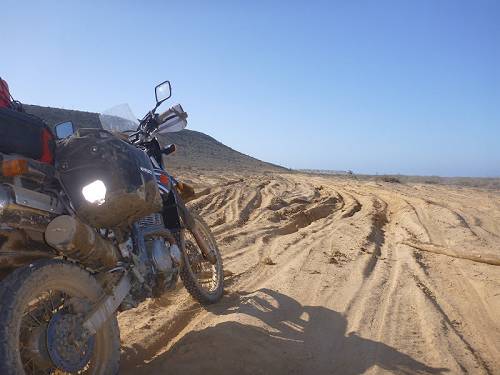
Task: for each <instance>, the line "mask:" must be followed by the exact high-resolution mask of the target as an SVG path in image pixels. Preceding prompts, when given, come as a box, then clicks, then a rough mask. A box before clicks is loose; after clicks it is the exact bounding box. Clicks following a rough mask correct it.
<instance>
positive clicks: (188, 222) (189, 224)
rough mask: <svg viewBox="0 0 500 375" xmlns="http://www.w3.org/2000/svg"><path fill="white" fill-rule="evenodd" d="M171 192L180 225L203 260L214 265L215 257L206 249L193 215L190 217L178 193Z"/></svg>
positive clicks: (205, 242) (206, 246)
mask: <svg viewBox="0 0 500 375" xmlns="http://www.w3.org/2000/svg"><path fill="white" fill-rule="evenodd" d="M172 192H173V194H174V197H175V202H176V203H177V211H178V212H179V216H180V218H181V220H182V223H183V224H184V226H185V227H186V229H187V230H189V231H190V232H191V234H192V235H193V237H194V238H195V240H196V244H197V245H198V247H199V248H200V250H201V252H202V254H203V256H204V257H205V259H207V260H208V261H209V262H210V263H211V264H216V263H217V258H216V257H215V254H214V253H213V251H211V250H210V248H209V247H208V245H207V241H206V240H205V239H204V237H203V234H202V233H201V231H200V228H199V226H198V223H197V222H196V220H195V219H194V217H193V215H191V212H190V211H189V209H188V208H187V207H186V205H185V204H184V202H183V201H182V199H181V197H180V196H179V193H178V192H177V191H176V190H172ZM182 251H184V246H182Z"/></svg>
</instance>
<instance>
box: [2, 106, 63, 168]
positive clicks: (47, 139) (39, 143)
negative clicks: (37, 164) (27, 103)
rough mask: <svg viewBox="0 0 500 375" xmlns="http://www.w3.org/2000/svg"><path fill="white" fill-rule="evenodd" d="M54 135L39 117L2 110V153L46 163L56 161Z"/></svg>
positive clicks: (6, 109)
mask: <svg viewBox="0 0 500 375" xmlns="http://www.w3.org/2000/svg"><path fill="white" fill-rule="evenodd" d="M54 149H55V140H54V135H53V133H52V131H51V130H50V128H49V127H48V126H47V124H46V123H45V122H43V121H42V120H41V119H39V118H38V117H35V116H33V115H29V114H27V113H23V112H17V111H14V110H12V109H8V108H0V152H2V153H4V154H18V155H22V156H25V157H27V158H31V159H36V160H39V161H42V162H45V163H52V162H53V161H54Z"/></svg>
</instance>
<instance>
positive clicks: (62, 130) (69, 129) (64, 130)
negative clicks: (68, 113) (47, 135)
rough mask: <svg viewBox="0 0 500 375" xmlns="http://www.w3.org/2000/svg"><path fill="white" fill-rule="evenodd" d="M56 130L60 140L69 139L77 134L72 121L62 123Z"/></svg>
mask: <svg viewBox="0 0 500 375" xmlns="http://www.w3.org/2000/svg"><path fill="white" fill-rule="evenodd" d="M54 129H55V131H56V137H57V138H58V139H64V138H67V137H69V136H70V135H73V133H74V132H75V127H74V125H73V123H72V122H71V121H65V122H61V123H59V124H57V125H56V126H55V127H54Z"/></svg>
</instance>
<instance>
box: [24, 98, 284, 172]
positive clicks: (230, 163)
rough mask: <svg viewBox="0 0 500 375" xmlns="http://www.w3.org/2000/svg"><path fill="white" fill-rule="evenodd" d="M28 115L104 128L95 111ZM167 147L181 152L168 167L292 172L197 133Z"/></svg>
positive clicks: (185, 133) (40, 110)
mask: <svg viewBox="0 0 500 375" xmlns="http://www.w3.org/2000/svg"><path fill="white" fill-rule="evenodd" d="M24 108H25V110H26V112H28V113H31V114H33V115H35V116H38V117H40V118H42V119H43V120H45V122H46V123H47V124H48V125H49V126H51V127H53V126H54V125H56V124H58V123H60V122H64V121H72V122H73V124H74V125H75V126H76V127H79V128H100V127H101V123H100V121H99V114H98V113H93V112H83V111H75V110H68V109H61V108H51V107H40V106H36V105H24ZM161 138H162V139H161V141H162V142H163V143H164V144H168V143H175V144H176V145H177V146H178V147H177V152H176V153H175V154H173V155H169V156H168V157H166V159H165V161H166V163H167V165H168V168H173V169H178V168H190V169H191V168H192V169H200V170H203V169H206V170H238V171H249V172H251V171H276V172H280V171H281V172H282V171H287V170H288V169H286V168H284V167H281V166H279V165H275V164H271V163H266V162H264V161H261V160H258V159H255V158H253V157H251V156H248V155H245V154H243V153H241V152H238V151H236V150H233V149H232V148H231V147H228V146H226V145H224V144H222V143H221V142H219V141H217V140H216V139H214V138H212V137H210V136H208V135H206V134H204V133H201V132H197V131H193V130H182V131H180V132H177V133H169V135H168V136H162V137H161Z"/></svg>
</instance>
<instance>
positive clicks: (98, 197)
mask: <svg viewBox="0 0 500 375" xmlns="http://www.w3.org/2000/svg"><path fill="white" fill-rule="evenodd" d="M82 194H83V196H84V197H85V199H86V200H87V202H90V203H97V204H98V205H101V204H103V203H104V200H105V198H106V185H104V182H102V181H101V180H95V181H94V182H91V183H90V184H88V185H87V186H84V187H83V189H82Z"/></svg>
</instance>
